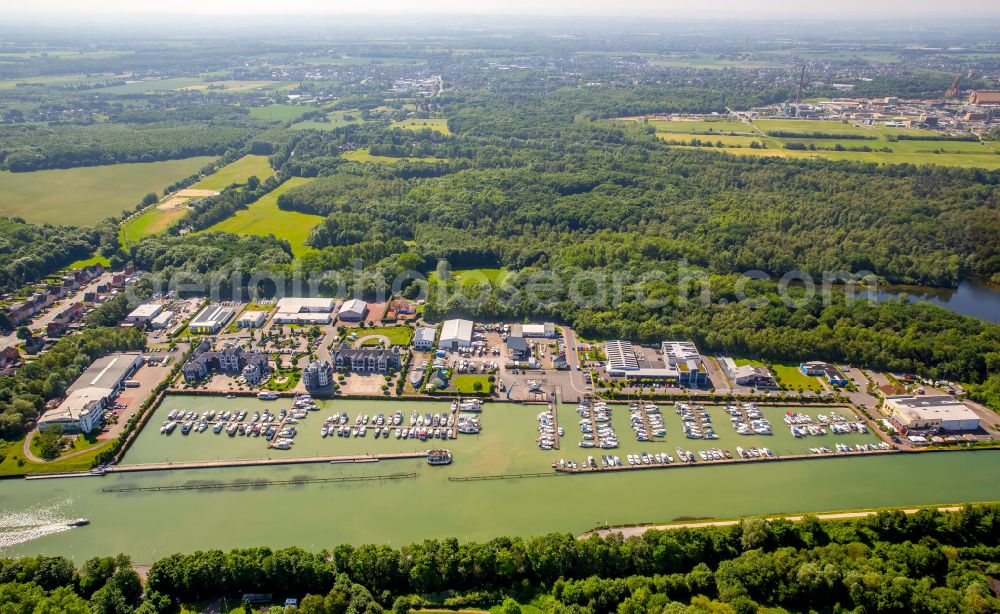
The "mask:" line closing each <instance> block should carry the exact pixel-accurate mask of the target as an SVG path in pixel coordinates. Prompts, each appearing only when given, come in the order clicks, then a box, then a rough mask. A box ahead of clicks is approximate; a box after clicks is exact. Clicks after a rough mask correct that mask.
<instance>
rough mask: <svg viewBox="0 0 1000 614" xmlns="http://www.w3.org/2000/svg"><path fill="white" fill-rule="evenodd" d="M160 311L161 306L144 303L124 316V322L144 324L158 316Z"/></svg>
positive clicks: (161, 309)
mask: <svg viewBox="0 0 1000 614" xmlns="http://www.w3.org/2000/svg"><path fill="white" fill-rule="evenodd" d="M161 311H163V305H157V304H156V303H145V304H143V305H139V306H138V307H136V308H135V309H133V310H132V312H131V313H129V314H128V315H127V316H125V321H126V322H128V323H129V324H146V323H148V322H150V321H151V320H152V319H153V318H155V317H156V316H158V315H160V312H161Z"/></svg>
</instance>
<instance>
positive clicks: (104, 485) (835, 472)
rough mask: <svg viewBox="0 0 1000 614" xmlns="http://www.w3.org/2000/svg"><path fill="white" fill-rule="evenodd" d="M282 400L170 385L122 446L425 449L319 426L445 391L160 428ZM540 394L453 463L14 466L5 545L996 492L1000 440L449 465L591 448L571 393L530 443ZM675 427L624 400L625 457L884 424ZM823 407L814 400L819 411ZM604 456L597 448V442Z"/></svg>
mask: <svg viewBox="0 0 1000 614" xmlns="http://www.w3.org/2000/svg"><path fill="white" fill-rule="evenodd" d="M285 403H286V402H285V401H276V402H259V401H256V400H247V399H217V398H206V397H182V396H178V397H168V398H167V399H166V400H165V401H164V403H163V404H162V405H161V407H160V409H159V410H158V411H159V412H160V416H158V417H156V418H154V421H152V422H151V423H150V427H149V428H148V429H147V430H146V431H145V432H144V433H143V434H142V435H141V436H140V438H139V440H138V441H137V443H136V445H135V446H134V447H133V449H132V450H131V451H130V452H129V454H128V456H127V458H126V460H125V462H127V463H148V462H161V461H166V460H170V461H182V460H209V459H212V460H214V459H220V458H221V459H226V458H262V457H265V456H272V457H274V456H279V455H284V456H310V455H315V454H322V455H334V454H341V453H343V454H351V453H358V452H390V451H410V450H421V449H425V448H427V447H429V442H428V443H424V444H421V443H420V442H411V441H403V440H397V439H395V437H390V439H388V440H382V439H378V440H376V439H373V437H372V436H371V434H369V435H368V436H367V437H365V438H350V439H344V438H340V437H332V438H327V439H323V438H322V437H321V436H320V434H319V429H320V426H321V425H322V422H323V419H324V418H325V417H326V416H327V415H330V414H332V413H333V412H334V411H337V412H339V411H346V412H347V413H348V415H349V416H350V418H351V421H352V422H353V419H354V417H355V416H356V415H357V414H358V413H359V412H365V413H374V412H387V413H391V412H394V411H395V410H396V409H400V410H402V411H403V413H404V416H405V417H406V418H407V419H408V418H409V414H410V411H411V410H413V409H417V410H418V411H420V412H422V413H423V412H434V411H444V410H446V409H447V408H448V404H447V403H418V402H409V403H407V402H399V401H385V402H376V401H333V402H329V403H327V404H324V408H323V409H322V410H321V411H319V412H311V413H310V416H309V418H308V419H306V420H304V421H302V422H300V423H299V425H298V427H299V436H298V437H297V438H296V444H295V447H294V449H293V450H291V451H288V452H281V451H268V450H267V449H266V447H265V444H264V441H263V440H262V439H259V438H252V437H251V438H246V437H244V438H239V437H237V438H229V437H227V436H226V435H225V434H221V435H215V434H214V433H212V431H211V429H210V430H208V431H206V432H204V433H197V434H196V433H192V434H190V435H188V436H187V437H184V436H181V435H180V433H179V432H175V433H174V434H173V435H172V436H169V437H167V436H163V435H160V433H159V432H158V431H159V428H158V427H159V423H160V421H162V419H163V417H162V416H165V415H166V413H168V412H169V411H170V410H171V409H174V408H184V409H190V410H194V411H203V410H204V409H207V408H212V409H216V410H219V409H227V408H236V407H243V408H246V409H250V410H251V412H252V411H253V410H254V409H262V408H264V407H271V408H273V409H272V411H276V410H279V409H281V408H283V407H285ZM541 409H542V408H541V407H539V406H522V405H511V404H492V405H488V406H487V408H486V411H484V413H483V414H482V422H483V432H482V433H481V434H479V435H475V436H467V435H463V436H460V437H459V439H457V440H451V441H449V442H448V443H447V447H448V448H450V449H451V450H452V451H453V452H454V454H455V462H454V463H453V464H452V465H450V466H448V467H430V466H428V465H427V464H426V463H425V462H424V461H422V460H396V461H383V462H379V463H367V464H358V465H329V464H316V465H296V466H269V467H248V468H230V469H210V470H209V469H197V470H187V471H172V472H156V473H139V474H122V475H109V476H105V477H101V478H76V479H62V480H34V481H20V480H10V481H4V482H0V555H23V554H62V555H66V556H70V557H73V558H74V559H76V560H82V559H85V558H87V557H90V556H94V555H98V554H113V553H117V552H127V553H129V554H131V555H132V556H133V558H134V559H135V560H136V561H139V562H146V563H148V562H152V561H154V560H156V559H158V558H160V557H163V556H165V555H167V554H170V553H173V552H178V551H193V550H197V549H206V548H223V549H228V548H234V547H242V546H252V545H270V546H274V547H283V546H290V545H296V546H300V547H303V548H308V549H320V548H329V547H332V546H334V545H336V544H338V543H344V542H347V543H354V544H358V543H369V542H374V543H388V544H392V545H396V546H399V545H402V544H405V543H409V542H412V541H418V540H422V539H425V538H443V537H449V536H454V537H458V538H460V539H464V540H483V539H488V538H490V537H494V536H497V535H522V536H529V535H535V534H539V533H545V532H551V531H568V532H572V533H580V532H583V531H585V530H587V529H590V528H592V527H594V526H596V525H600V524H604V523H610V524H621V523H639V522H657V521H661V522H662V521H670V520H674V519H678V518H697V517H729V516H742V515H754V514H773V513H786V512H789V513H790V512H808V511H823V510H836V509H849V508H860V507H877V506H897V505H898V506H907V505H921V504H935V503H952V502H961V501H993V500H1000V453H995V452H991V451H980V452H965V453H934V454H924V455H891V456H877V457H856V458H840V459H826V460H810V461H795V462H776V463H766V464H765V463H748V464H739V465H728V466H714V467H713V466H699V467H684V468H677V469H667V470H657V471H635V472H618V473H614V474H603V475H577V476H559V477H545V478H521V479H513V480H495V481H484V482H452V481H449V480H448V477H449V476H451V477H454V476H465V475H478V474H499V473H523V472H547V471H550V469H549V466H550V465H551V463H553V462H555V461H557V460H558V459H559V458H566V459H570V458H573V459H576V460H578V461H581V460H583V458H585V457H586V455H587V453H588V451H584V450H582V449H580V448H578V447H577V445H576V444H577V442H578V441H579V429H578V427H577V421H578V419H579V417H578V416H577V415H576V413H575V412H574V411H573V406H568V405H566V406H561V407H560V408H559V419H560V424H561V425H562V426H563V427H564V428H565V429H566V437H565V439H564V440H563V449H562V450H561V451H550V452H543V451H541V450H539V449H538V448H537V447H536V445H535V442H534V438H535V436H536V426H537V421H536V415H537V413H538V412H539V411H541ZM662 409H663V410H664V411H663V414H664V417H665V419H666V422H667V431H668V437H667V439H666V441H665V442H662V443H655V444H654V443H649V442H647V443H643V444H640V443H639V442H636V441H635V439H634V436H633V434H632V431H631V430H630V429H629V428H628V412H627V410H625V409H624V408H621V409H616V410H615V411H614V412H613V420H614V424H615V427H616V430H617V431H618V436H619V439H620V441H621V443H622V447H621V448H619V449H618V450H616V451H614V454H618V455H619V456H624V455H625V454H629V453H636V452H640V451H643V450H646V451H649V452H651V453H652V452H656V451H670V452H671V453H672V452H673V450H674V448H676V447H678V446H681V447H684V448H685V449H691V450H698V449H699V448H700V447H708V446H709V445H711V446H713V447H722V448H730V449H733V448H735V447H736V446H737V445H744V446H752V445H757V446H767V447H769V448H771V449H772V450H774V451H776V452H778V453H779V454H792V453H798V452H802V451H804V449H806V448H808V447H810V446H818V445H827V446H829V447H833V444H834V443H837V442H843V443H858V442H862V441H873V440H874V438H873V437H872V436H864V435H852V436H834V435H828V436H826V437H821V438H803V439H798V440H797V439H795V438H794V437H792V436H791V435H790V434H789V433H788V429H787V428H786V427H785V425H784V423H782V422H781V420H780V416H781V413H782V411H783V410H779V409H775V408H772V409H769V410H768V411H769V412H772V413H773V416H771V417H772V424H774V427H775V435H774V436H771V437H741V436H739V435H736V434H735V432H734V431H733V430H732V428H731V427H730V425H729V421H728V419H727V417H726V416H725V414H724V413H723V412H722V411H721V409H718V408H713V409H711V410H710V411H711V412H712V414H713V416H714V417H715V423H716V430H717V431H718V433H719V434H720V436H721V438H720V439H719V440H715V441H713V442H700V441H698V440H688V439H684V438H683V437H682V436H680V435H679V433H680V423H679V419H678V418H677V416H676V415H675V414H674V412H673V411H672V408H671V407H669V406H663V407H662ZM805 411H806V412H807V413H813V414H814V415H815V413H818V412H817V410H811V411H810V410H805ZM590 453H594V454H598V453H599V452H593V451H590ZM393 473H416V474H417V477H416V478H412V479H401V480H391V481H383V482H346V483H332V482H327V483H309V484H300V485H292V486H290V485H272V486H268V487H264V486H255V487H239V488H224V489H211V490H184V491H173V492H130V493H108V492H104V489H112V488H113V489H120V488H129V487H144V488H146V487H156V486H173V485H180V484H220V483H231V482H239V481H245V480H254V481H257V480H275V481H277V480H290V479H315V478H330V477H336V476H374V475H385V474H393ZM78 517H85V518H89V519H90V520H91V525H90V526H88V527H84V528H79V529H67V528H66V527H65V526H64V523H65V522H66V521H67V520H69V519H73V518H78Z"/></svg>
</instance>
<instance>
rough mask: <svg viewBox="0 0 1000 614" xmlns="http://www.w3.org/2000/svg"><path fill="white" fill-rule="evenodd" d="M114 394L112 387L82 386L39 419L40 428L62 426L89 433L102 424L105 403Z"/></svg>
mask: <svg viewBox="0 0 1000 614" xmlns="http://www.w3.org/2000/svg"><path fill="white" fill-rule="evenodd" d="M113 395H114V390H112V389H111V388H97V387H92V388H81V389H79V390H77V391H75V392H71V393H70V394H69V396H67V397H66V399H65V400H64V401H63V402H62V403H60V404H59V406H58V407H56V408H54V409H50V410H48V411H46V412H45V414H44V415H43V416H42V417H41V418H39V419H38V430H40V431H44V430H47V429H50V428H52V427H53V426H61V427H62V428H63V430H64V431H65V432H67V433H76V432H80V433H89V432H91V431H93V430H94V429H96V428H98V427H99V426H100V425H101V414H102V412H103V411H104V406H105V405H104V404H105V402H106V401H107V400H108V399H110V398H111V397H112V396H113Z"/></svg>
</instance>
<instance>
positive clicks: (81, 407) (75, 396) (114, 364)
mask: <svg viewBox="0 0 1000 614" xmlns="http://www.w3.org/2000/svg"><path fill="white" fill-rule="evenodd" d="M142 364H143V359H142V354H139V353H137V352H136V353H132V352H130V353H125V354H110V355H108V356H104V357H102V358H98V359H97V360H95V361H94V362H93V363H92V364H91V365H90V366H89V367H87V370H86V371H84V372H83V373H82V374H81V375H80V377H78V378H77V379H76V381H75V382H73V384H72V385H71V386H70V387H69V388H68V389H67V391H66V399H65V400H64V401H63V402H62V403H60V404H59V406H58V407H56V408H54V409H50V410H48V411H46V412H45V413H44V414H43V415H42V417H41V418H39V420H38V428H39V430H43V431H44V430H45V429H47V428H50V427H52V426H56V425H60V426H62V427H63V428H64V429H65V430H66V431H67V432H83V433H89V432H91V431H93V430H94V429H95V428H97V427H99V426H100V425H101V416H102V414H103V412H104V408H105V407H106V406H107V404H108V402H109V401H110V400H111V399H112V398H113V397H114V396H115V394H117V393H118V391H119V390H121V388H122V385H123V383H124V382H125V380H127V379H128V378H129V377H130V376H131V375H132V374H133V373H135V371H136V369H138V368H139V367H140V366H142Z"/></svg>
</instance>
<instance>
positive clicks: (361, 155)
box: [340, 149, 448, 164]
mask: <svg viewBox="0 0 1000 614" xmlns="http://www.w3.org/2000/svg"><path fill="white" fill-rule="evenodd" d="M340 155H341V157H342V158H344V159H345V160H350V161H352V162H387V163H389V164H397V163H399V162H428V163H430V162H447V161H448V160H447V159H446V158H390V157H389V156H373V155H371V154H370V153H368V150H367V149H355V150H353V151H347V152H344V153H342V154H340Z"/></svg>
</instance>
